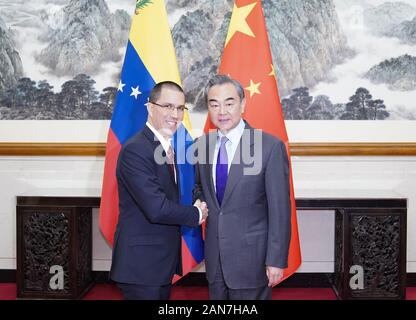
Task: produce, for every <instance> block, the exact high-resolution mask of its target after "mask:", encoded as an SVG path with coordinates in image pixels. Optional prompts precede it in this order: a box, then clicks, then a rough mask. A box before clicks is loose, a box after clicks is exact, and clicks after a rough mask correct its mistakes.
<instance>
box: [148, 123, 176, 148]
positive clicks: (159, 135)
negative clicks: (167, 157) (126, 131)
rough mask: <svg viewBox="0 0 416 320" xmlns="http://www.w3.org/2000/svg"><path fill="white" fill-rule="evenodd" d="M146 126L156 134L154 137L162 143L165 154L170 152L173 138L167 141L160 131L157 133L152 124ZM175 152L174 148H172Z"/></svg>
mask: <svg viewBox="0 0 416 320" xmlns="http://www.w3.org/2000/svg"><path fill="white" fill-rule="evenodd" d="M146 126H148V127H149V129H150V130H152V132H153V133H154V135H155V136H156V138H157V139H158V140H159V141H160V144H161V145H162V148H163V150H165V152H168V150H169V147H171V146H172V144H171V142H172V138H170V139H168V140H166V139H165V138H164V137H163V136H162V135H161V134H160V133H159V131H157V130H156V129H155V128H154V127H153V126H152V125H151V124H150V123H149V121H147V122H146ZM172 151H173V148H172Z"/></svg>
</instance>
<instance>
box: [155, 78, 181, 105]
mask: <svg viewBox="0 0 416 320" xmlns="http://www.w3.org/2000/svg"><path fill="white" fill-rule="evenodd" d="M163 88H169V89H173V90H176V91H179V92H182V93H183V94H185V93H184V92H183V89H182V87H181V86H180V85H179V84H177V83H176V82H173V81H162V82H159V83H157V84H156V85H155V86H154V87H153V89H152V91H150V95H149V101H150V102H156V101H157V100H158V99H159V97H160V94H161V92H162V89H163Z"/></svg>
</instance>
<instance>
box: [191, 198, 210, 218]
mask: <svg viewBox="0 0 416 320" xmlns="http://www.w3.org/2000/svg"><path fill="white" fill-rule="evenodd" d="M194 206H196V207H197V208H199V209H200V210H201V213H202V216H201V219H200V221H199V224H202V223H204V222H205V220H206V219H207V217H208V206H207V203H206V202H205V201H201V200H199V199H198V200H196V201H195V203H194Z"/></svg>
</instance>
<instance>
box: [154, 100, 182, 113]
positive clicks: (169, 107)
mask: <svg viewBox="0 0 416 320" xmlns="http://www.w3.org/2000/svg"><path fill="white" fill-rule="evenodd" d="M149 102H150V103H152V104H154V105H157V106H158V107H161V108H163V109H165V110H169V111H173V110H175V109H176V111H178V112H184V111H185V110H188V108H187V107H185V106H174V105H173V104H170V103H167V104H159V103H156V102H153V101H149Z"/></svg>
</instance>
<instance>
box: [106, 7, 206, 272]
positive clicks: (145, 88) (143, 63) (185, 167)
mask: <svg viewBox="0 0 416 320" xmlns="http://www.w3.org/2000/svg"><path fill="white" fill-rule="evenodd" d="M168 80H169V81H174V82H176V83H178V84H181V81H180V77H179V71H178V66H177V63H176V57H175V50H174V47H173V42H172V36H171V33H170V28H169V24H168V18H167V13H166V9H165V4H164V1H163V0H152V1H147V2H146V1H138V2H137V6H136V11H135V15H134V16H133V19H132V26H131V29H130V36H129V41H128V43H127V49H126V54H125V58H124V64H123V69H122V72H121V78H120V82H119V85H118V91H117V96H116V99H115V106H114V112H113V116H112V119H111V124H110V129H109V132H108V138H107V147H106V155H105V166H104V178H103V187H102V195H101V207H100V216H99V225H100V229H101V232H102V234H103V235H104V237H105V239H106V240H107V241H108V243H109V244H110V245H111V246H112V245H113V237H114V233H115V229H116V225H117V221H118V214H119V206H118V200H119V199H118V190H117V179H116V164H117V159H118V155H119V152H120V150H121V146H122V145H123V144H124V143H125V142H126V141H127V140H128V139H129V138H130V137H131V136H133V135H134V134H135V133H137V132H138V131H139V130H141V129H142V128H143V127H144V125H145V123H146V121H147V108H146V106H145V104H146V103H147V101H148V97H149V94H150V91H151V90H152V88H153V86H154V85H155V84H156V83H159V82H161V81H168ZM190 131H191V123H190V120H189V115H188V113H186V114H185V116H184V121H183V123H182V125H181V126H180V128H179V129H178V130H177V132H176V134H175V136H174V137H173V141H174V149H175V153H176V155H177V157H178V161H177V162H178V171H179V179H180V181H181V183H180V186H181V190H180V194H181V203H182V204H188V205H189V204H192V188H193V186H194V167H193V166H192V165H191V164H189V163H188V162H186V161H185V160H186V159H185V154H186V150H187V148H188V147H189V146H190V145H191V144H192V138H191V136H190V134H189V132H190ZM181 231H182V269H183V274H184V275H185V274H186V273H188V272H190V271H191V270H192V268H194V267H195V266H196V265H197V264H198V263H200V262H202V260H203V240H202V234H201V228H200V227H196V228H189V227H182V228H181ZM176 279H177V278H175V280H176Z"/></svg>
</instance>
